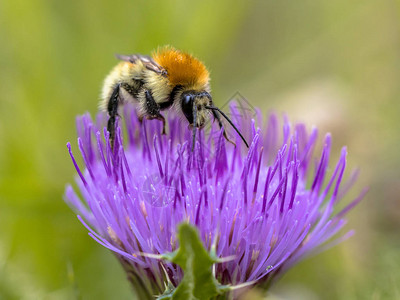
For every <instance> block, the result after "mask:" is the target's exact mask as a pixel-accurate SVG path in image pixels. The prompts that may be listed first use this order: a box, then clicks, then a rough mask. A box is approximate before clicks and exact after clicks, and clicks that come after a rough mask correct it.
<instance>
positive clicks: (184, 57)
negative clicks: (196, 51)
mask: <svg viewBox="0 0 400 300" xmlns="http://www.w3.org/2000/svg"><path fill="white" fill-rule="evenodd" d="M153 58H154V60H155V61H156V63H158V64H159V65H160V66H162V67H163V68H165V70H166V71H167V73H168V79H169V81H170V82H171V84H172V85H184V86H199V87H203V86H206V85H207V83H208V80H209V74H208V71H207V69H206V67H205V66H204V65H203V63H202V62H201V61H199V60H198V59H196V58H195V57H193V56H192V55H190V54H188V53H184V52H181V51H179V50H176V49H174V48H172V47H164V48H161V49H158V50H157V51H156V52H155V53H154V54H153Z"/></svg>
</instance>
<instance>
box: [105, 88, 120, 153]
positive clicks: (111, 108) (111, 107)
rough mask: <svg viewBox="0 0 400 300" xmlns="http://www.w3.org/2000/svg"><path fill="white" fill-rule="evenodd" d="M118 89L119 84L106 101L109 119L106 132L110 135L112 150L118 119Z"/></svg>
mask: <svg viewBox="0 0 400 300" xmlns="http://www.w3.org/2000/svg"><path fill="white" fill-rule="evenodd" d="M119 88H120V84H118V85H117V86H116V87H115V88H114V90H113V92H112V94H111V97H110V100H108V106H107V111H108V115H109V116H110V118H109V119H108V123H107V130H108V132H109V133H110V145H111V149H114V140H115V122H116V118H117V117H118V104H119Z"/></svg>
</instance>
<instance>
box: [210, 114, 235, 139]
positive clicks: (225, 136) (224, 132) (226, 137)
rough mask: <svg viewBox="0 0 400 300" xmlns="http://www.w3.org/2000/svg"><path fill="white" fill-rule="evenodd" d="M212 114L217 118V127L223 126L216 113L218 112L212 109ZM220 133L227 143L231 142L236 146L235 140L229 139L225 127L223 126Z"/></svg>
mask: <svg viewBox="0 0 400 300" xmlns="http://www.w3.org/2000/svg"><path fill="white" fill-rule="evenodd" d="M212 114H213V116H214V118H215V119H216V120H217V122H218V125H219V128H223V124H222V120H221V116H220V115H219V114H218V112H217V111H215V110H213V111H212ZM222 134H223V135H224V138H225V139H226V140H227V141H228V142H229V143H232V144H233V145H235V146H236V144H235V142H234V141H232V140H231V139H229V137H228V135H227V134H226V131H225V128H223V133H222Z"/></svg>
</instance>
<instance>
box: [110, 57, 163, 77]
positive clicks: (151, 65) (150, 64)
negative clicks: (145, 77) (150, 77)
mask: <svg viewBox="0 0 400 300" xmlns="http://www.w3.org/2000/svg"><path fill="white" fill-rule="evenodd" d="M115 56H116V57H117V58H118V59H120V60H123V61H127V62H130V63H132V64H134V63H136V62H137V61H138V60H140V61H141V62H142V63H143V65H144V66H145V67H146V68H147V69H148V70H151V71H153V72H156V73H159V74H161V75H163V76H165V75H167V71H166V70H165V69H164V68H163V67H161V66H160V65H159V64H157V63H156V62H155V61H154V59H153V58H151V57H150V56H148V55H141V54H132V55H120V54H116V55H115Z"/></svg>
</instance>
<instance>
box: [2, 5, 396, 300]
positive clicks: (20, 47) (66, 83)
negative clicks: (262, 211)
mask: <svg viewBox="0 0 400 300" xmlns="http://www.w3.org/2000/svg"><path fill="white" fill-rule="evenodd" d="M399 12H400V3H399V1H395V0H393V1H390V0H376V1H371V0H365V1H346V0H331V1H309V0H305V1H285V0H280V1H228V0H221V1H218V2H216V1H210V0H206V1H196V2H192V1H184V0H174V1H161V0H160V1H153V0H152V1H144V0H142V1H125V0H114V1H96V2H94V1H60V0H59V1H57V0H54V1H51V0H32V1H26V0H12V1H11V0H2V1H0V91H1V93H0V114H1V117H0V137H1V146H0V298H1V299H74V297H81V298H83V299H117V298H118V299H131V298H132V294H131V291H130V287H129V286H128V283H127V282H126V280H125V275H124V273H123V271H122V268H121V267H120V266H119V264H118V262H117V260H116V259H114V257H113V255H112V254H111V253H110V252H108V251H107V250H106V249H104V248H103V247H101V246H100V245H98V244H96V243H95V242H94V241H93V240H92V239H91V238H90V237H89V236H88V235H87V230H86V229H84V228H83V226H82V225H81V224H80V223H79V222H78V220H77V219H76V217H75V215H74V214H73V213H72V211H71V210H70V209H69V208H68V207H67V205H66V204H65V203H64V202H63V199H62V194H63V192H64V188H65V184H66V183H67V182H72V181H73V178H74V176H75V171H74V168H73V165H72V163H71V161H70V159H69V156H68V153H67V149H66V146H65V144H66V142H67V141H71V142H72V143H73V145H74V147H75V150H76V149H77V147H76V143H75V141H76V133H75V116H76V115H79V114H82V113H84V112H86V111H89V112H91V113H92V114H94V113H95V112H96V111H97V103H98V98H99V90H100V87H101V83H102V80H103V78H104V76H105V75H106V74H107V72H109V70H110V69H111V68H112V67H113V66H114V64H115V63H116V59H115V58H114V56H113V55H114V53H143V54H147V53H150V51H151V50H153V49H154V48H156V47H157V46H158V45H164V44H171V45H174V46H175V47H177V48H181V49H184V50H188V51H190V52H192V53H194V54H195V55H197V56H198V57H199V58H201V59H202V60H203V61H204V62H205V64H206V65H207V66H208V67H209V69H210V70H211V76H212V88H213V93H214V98H215V99H216V102H217V104H218V103H219V104H221V103H223V102H225V101H226V100H227V99H229V97H231V95H233V94H234V92H236V91H240V92H241V93H242V94H243V95H244V96H245V97H246V98H247V99H248V100H249V101H250V102H251V103H252V104H253V105H255V106H259V107H261V108H262V110H263V111H264V112H268V111H270V110H272V109H273V110H275V111H277V112H282V111H285V112H286V113H287V114H288V116H289V117H290V118H291V120H293V121H295V120H298V121H300V120H301V121H305V122H306V123H307V124H308V125H309V126H311V125H317V126H318V127H319V128H320V129H321V132H322V133H324V132H328V131H330V132H332V134H333V141H334V150H335V151H336V153H337V152H338V151H339V149H340V147H341V146H342V145H347V146H348V149H349V153H350V154H349V164H348V165H349V169H351V168H354V167H357V166H358V167H360V168H361V177H360V180H359V181H358V183H357V185H356V187H355V189H354V192H353V193H352V195H350V196H354V195H355V193H356V192H358V191H360V190H361V188H362V187H364V186H366V185H368V186H370V188H371V189H370V191H369V193H368V195H367V197H366V198H365V199H364V201H363V202H362V203H361V204H360V205H359V206H358V207H357V209H355V210H354V211H352V212H351V213H350V215H349V217H348V219H349V224H348V227H347V228H354V229H355V230H356V231H357V234H356V235H355V236H354V237H352V238H351V239H350V240H348V241H346V242H345V243H344V244H342V245H340V246H338V247H336V248H334V249H331V250H329V251H327V252H325V253H323V254H320V255H318V256H315V257H313V258H311V259H308V260H306V261H304V262H302V263H300V264H299V265H297V266H296V267H295V268H294V269H292V270H291V271H290V272H289V273H288V274H287V275H285V276H284V277H283V278H282V280H281V281H279V283H278V284H277V285H276V286H275V287H274V288H273V289H272V291H271V293H272V294H273V295H274V296H275V297H278V298H280V299H400V287H399V285H398V284H399V283H400V239H399V228H400V202H399V195H400V176H399V175H400V174H399V173H400V172H399V170H400V156H399V148H400V134H399V129H400V122H399V113H400V101H399V98H400V84H399V83H400V60H399V55H400V26H399ZM349 173H350V172H347V174H349ZM350 198H351V197H349V198H347V200H348V201H349V200H350Z"/></svg>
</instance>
